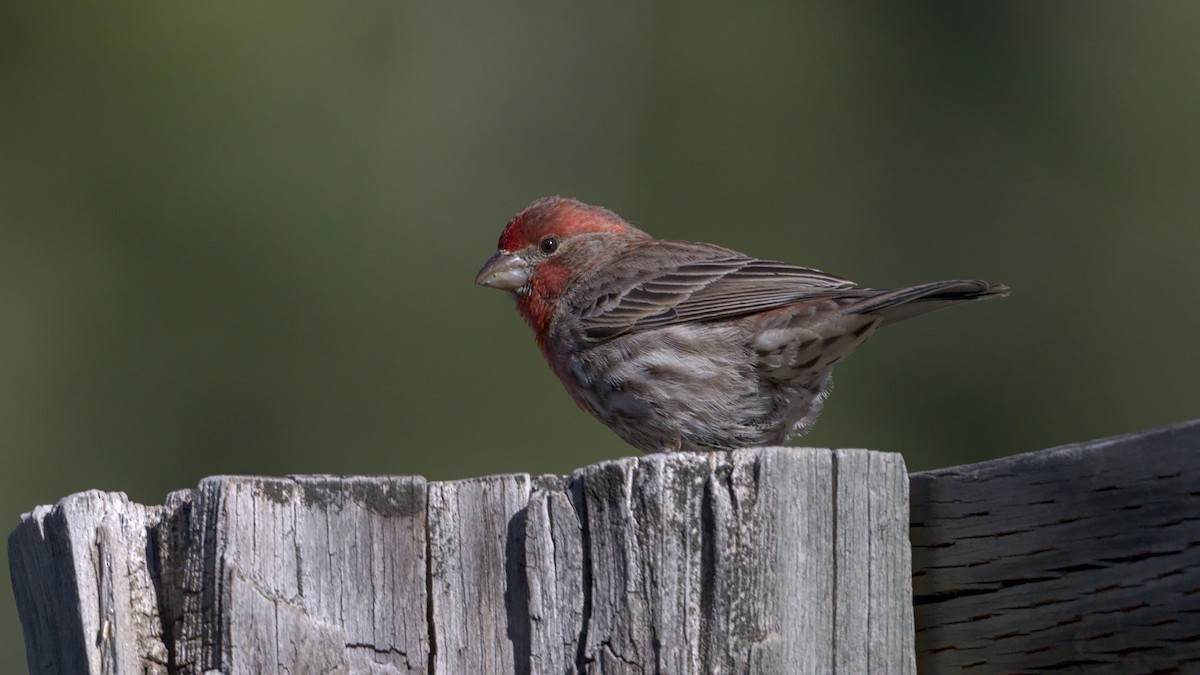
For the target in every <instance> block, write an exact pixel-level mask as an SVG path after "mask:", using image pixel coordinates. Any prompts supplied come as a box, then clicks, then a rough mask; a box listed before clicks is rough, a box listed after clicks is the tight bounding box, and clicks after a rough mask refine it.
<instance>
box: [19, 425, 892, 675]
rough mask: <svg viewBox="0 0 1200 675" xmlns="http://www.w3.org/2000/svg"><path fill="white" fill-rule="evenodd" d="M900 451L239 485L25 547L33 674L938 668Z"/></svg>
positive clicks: (210, 482) (27, 525) (64, 511)
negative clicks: (916, 565)
mask: <svg viewBox="0 0 1200 675" xmlns="http://www.w3.org/2000/svg"><path fill="white" fill-rule="evenodd" d="M908 513H909V511H908V480H907V476H906V474H905V469H904V464H903V461H902V459H901V458H900V456H899V455H894V454H883V453H876V452H867V451H863V450H837V451H830V450H815V449H795V448H766V449H754V450H741V451H736V452H732V453H714V454H707V455H697V454H675V455H655V456H646V457H641V458H637V459H623V460H615V461H610V462H603V463H601V464H596V465H593V466H590V467H586V468H584V469H581V470H579V471H577V472H575V474H573V475H572V476H570V477H559V476H544V477H537V478H534V477H530V476H528V475H525V474H516V475H505V476H492V477H486V478H479V479H472V480H464V481H454V482H441V483H426V482H425V481H424V480H423V479H421V478H419V477H392V478H384V477H380V478H363V477H343V478H339V477H332V476H295V477H290V478H260V477H215V478H208V479H205V480H204V481H202V482H201V484H200V486H199V488H198V489H196V490H190V491H182V492H176V493H173V494H171V495H170V496H169V497H168V498H167V500H166V503H165V504H164V505H162V506H154V507H145V506H141V505H137V504H132V503H130V502H129V501H128V499H127V498H126V497H125V496H124V495H123V494H119V493H100V492H85V493H81V494H78V495H73V496H71V497H67V498H65V499H63V500H61V501H60V502H59V503H58V504H57V505H55V506H53V507H45V506H44V507H38V508H37V509H35V510H34V511H33V512H32V513H30V514H26V515H25V516H24V517H23V518H22V521H21V524H20V525H19V526H18V527H17V529H16V530H15V531H14V532H13V534H12V535H11V537H10V539H9V551H10V560H11V566H12V577H13V583H14V588H15V590H16V594H17V603H18V607H19V610H20V612H21V617H22V623H23V625H24V628H25V637H26V647H27V650H28V659H29V666H30V670H31V672H35V673H117V672H145V673H177V672H178V673H201V672H207V671H220V672H230V673H281V672H289V673H330V672H332V673H401V672H437V673H505V672H517V673H524V672H533V673H574V672H595V673H627V672H645V673H651V672H655V673H658V672H661V673H689V672H690V673H710V672H712V673H718V672H727V673H747V672H748V673H807V672H811V673H829V672H844V673H866V672H902V673H907V672H914V670H915V661H914V626H913V606H912V591H911V567H910V548H909V544H908V519H909V515H908Z"/></svg>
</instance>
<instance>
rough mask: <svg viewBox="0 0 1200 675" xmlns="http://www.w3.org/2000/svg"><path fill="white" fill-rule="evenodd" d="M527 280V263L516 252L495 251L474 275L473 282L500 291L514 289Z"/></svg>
mask: <svg viewBox="0 0 1200 675" xmlns="http://www.w3.org/2000/svg"><path fill="white" fill-rule="evenodd" d="M528 282H529V264H528V263H526V262H525V259H524V258H522V257H521V256H520V255H517V254H516V253H506V252H504V251H496V253H495V254H493V255H492V257H490V258H488V261H487V262H485V263H484V264H483V269H481V270H479V274H478V275H476V277H475V283H477V284H479V285H480V286H487V287H488V288H498V289H500V290H502V291H515V290H517V289H518V288H520V287H522V286H524V285H525V284H526V283H528Z"/></svg>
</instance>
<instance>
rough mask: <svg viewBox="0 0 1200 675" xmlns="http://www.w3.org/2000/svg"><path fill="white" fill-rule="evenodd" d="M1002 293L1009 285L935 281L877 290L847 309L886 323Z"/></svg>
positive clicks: (1002, 294) (959, 280) (975, 281)
mask: <svg viewBox="0 0 1200 675" xmlns="http://www.w3.org/2000/svg"><path fill="white" fill-rule="evenodd" d="M1005 295H1008V286H1005V285H1004V284H992V283H988V282H986V281H980V280H977V279H957V280H954V281H935V282H933V283H928V284H921V285H920V286H909V287H908V288H894V289H890V290H883V291H876V292H875V293H874V294H873V295H871V296H869V297H867V298H865V299H864V300H863V301H862V302H858V303H855V304H854V305H853V306H852V307H849V308H847V310H848V311H849V312H850V313H854V314H874V315H876V316H879V317H882V318H883V322H882V323H881V324H880V325H882V326H886V325H888V324H892V323H896V322H897V321H903V320H905V319H911V318H912V317H914V316H920V315H922V314H927V313H929V312H933V311H936V310H939V309H942V308H943V307H949V306H951V305H956V304H958V303H961V302H970V301H972V300H985V299H987V298H994V297H1003V296H1005Z"/></svg>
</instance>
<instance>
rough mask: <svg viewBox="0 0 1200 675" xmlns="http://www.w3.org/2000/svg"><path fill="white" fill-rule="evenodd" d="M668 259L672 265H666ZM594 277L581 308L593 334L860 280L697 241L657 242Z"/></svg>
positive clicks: (786, 298) (726, 311)
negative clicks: (584, 304) (601, 276)
mask: <svg viewBox="0 0 1200 675" xmlns="http://www.w3.org/2000/svg"><path fill="white" fill-rule="evenodd" d="M664 263H665V264H664ZM605 272H606V275H605V279H604V280H603V281H600V282H595V281H593V282H592V283H594V284H595V286H594V287H593V288H589V289H587V290H588V292H587V293H583V294H581V296H582V297H587V298H593V299H594V301H590V302H589V304H587V305H586V306H583V307H580V317H581V318H582V320H583V329H584V332H585V334H586V335H587V337H589V338H591V339H594V340H604V339H608V338H612V337H616V336H618V335H623V334H626V333H631V332H636V331H642V330H647V329H651V328H660V327H663V326H669V325H672V324H677V323H685V322H693V321H716V320H721V319H730V318H734V317H738V316H744V315H746V314H752V313H755V312H761V311H765V310H769V309H774V308H776V307H782V306H784V305H790V304H793V303H796V302H801V301H804V300H811V299H821V298H828V297H831V296H835V295H839V294H841V293H840V292H844V291H845V290H846V289H852V288H855V284H854V283H853V282H851V281H848V280H846V279H842V278H840V277H836V276H833V275H831V274H826V273H824V272H821V271H819V270H814V269H809V268H806V267H797V266H795V265H788V264H786V263H781V262H775V261H771V260H759V259H757V258H751V257H749V256H746V255H743V254H741V253H738V252H736V251H731V250H729V249H725V248H721V247H719V246H712V245H707V244H694V243H691V242H677V241H655V242H652V243H650V244H647V245H645V246H641V247H638V248H635V249H632V250H631V251H629V252H627V253H625V254H624V255H622V256H621V257H620V258H618V259H617V260H616V261H614V262H612V263H611V264H609V265H608V266H606V270H605Z"/></svg>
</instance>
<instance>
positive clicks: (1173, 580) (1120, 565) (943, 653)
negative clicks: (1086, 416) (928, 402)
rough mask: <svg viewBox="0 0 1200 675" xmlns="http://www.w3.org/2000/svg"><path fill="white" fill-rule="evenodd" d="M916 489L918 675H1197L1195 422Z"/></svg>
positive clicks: (946, 475)
mask: <svg viewBox="0 0 1200 675" xmlns="http://www.w3.org/2000/svg"><path fill="white" fill-rule="evenodd" d="M911 480H912V529H911V538H912V546H913V574H914V578H913V587H914V593H915V597H914V603H915V606H916V625H917V634H916V638H917V655H918V664H919V667H920V670H921V671H922V672H930V673H949V672H980V673H1006V672H1012V673H1028V672H1043V671H1047V670H1055V671H1058V670H1074V671H1078V672H1088V673H1092V672H1115V673H1175V672H1182V673H1187V672H1200V421H1196V422H1189V423H1186V424H1179V425H1175V426H1171V427H1165V428H1162V429H1157V430H1153V431H1149V432H1143V433H1139V434H1132V435H1129V436H1121V437H1117V438H1111V439H1106V440H1102V441H1095V442H1091V443H1082V444H1076V445H1068V446H1064V447H1061V448H1055V449H1052V450H1045V451H1042V452H1036V453H1030V454H1024V455H1017V456H1014V457H1008V458H1005V459H1001V460H997V461H993V462H986V463H982V464H974V465H969V466H961V467H955V468H952V469H942V470H938V471H930V472H924V473H916V474H913V475H912V477H911Z"/></svg>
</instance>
